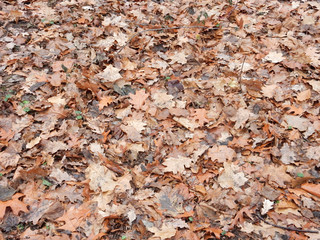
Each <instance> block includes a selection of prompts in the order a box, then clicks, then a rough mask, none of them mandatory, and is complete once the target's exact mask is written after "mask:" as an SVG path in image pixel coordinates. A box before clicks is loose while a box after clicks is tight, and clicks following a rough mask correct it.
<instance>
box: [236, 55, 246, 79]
mask: <svg viewBox="0 0 320 240" xmlns="http://www.w3.org/2000/svg"><path fill="white" fill-rule="evenodd" d="M246 58H247V56H244V58H243V61H242V65H241V70H240V74H239V77H238V82H239V83H240V84H241V77H242V71H243V66H244V62H245V61H246Z"/></svg>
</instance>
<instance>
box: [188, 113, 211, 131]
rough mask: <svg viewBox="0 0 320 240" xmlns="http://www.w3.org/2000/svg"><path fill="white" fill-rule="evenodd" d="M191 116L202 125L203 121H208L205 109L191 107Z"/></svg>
mask: <svg viewBox="0 0 320 240" xmlns="http://www.w3.org/2000/svg"><path fill="white" fill-rule="evenodd" d="M191 117H192V119H193V120H194V121H196V122H197V123H199V125H200V127H202V126H203V125H204V124H205V123H207V122H209V120H208V119H207V110H206V109H193V110H191Z"/></svg>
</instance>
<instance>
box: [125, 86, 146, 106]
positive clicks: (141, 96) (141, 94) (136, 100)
mask: <svg viewBox="0 0 320 240" xmlns="http://www.w3.org/2000/svg"><path fill="white" fill-rule="evenodd" d="M129 97H130V98H131V99H130V100H129V102H130V103H131V104H132V105H133V107H134V108H135V109H141V107H142V106H143V104H144V102H145V101H146V99H147V98H148V97H149V94H148V93H145V91H144V90H143V89H142V90H138V91H136V93H135V94H132V93H129Z"/></svg>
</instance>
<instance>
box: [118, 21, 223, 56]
mask: <svg viewBox="0 0 320 240" xmlns="http://www.w3.org/2000/svg"><path fill="white" fill-rule="evenodd" d="M183 28H187V29H190V28H204V29H208V30H211V29H219V28H218V27H213V28H210V27H206V26H178V27H162V28H151V29H146V30H143V31H140V32H137V33H135V34H133V35H132V36H131V37H130V38H129V40H128V41H127V42H126V44H125V45H123V46H122V47H121V48H120V49H119V50H118V51H117V52H116V54H115V55H118V54H119V53H120V52H121V51H122V50H123V49H124V48H125V47H126V46H127V45H128V44H130V42H131V40H132V39H133V38H135V37H136V36H138V35H140V34H142V33H145V32H152V31H163V30H174V29H183Z"/></svg>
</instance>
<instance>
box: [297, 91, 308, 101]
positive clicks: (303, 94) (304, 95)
mask: <svg viewBox="0 0 320 240" xmlns="http://www.w3.org/2000/svg"><path fill="white" fill-rule="evenodd" d="M310 97H311V90H310V89H308V90H305V91H303V92H300V93H299V94H298V96H297V100H298V101H300V102H302V101H305V100H308V99H310Z"/></svg>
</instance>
